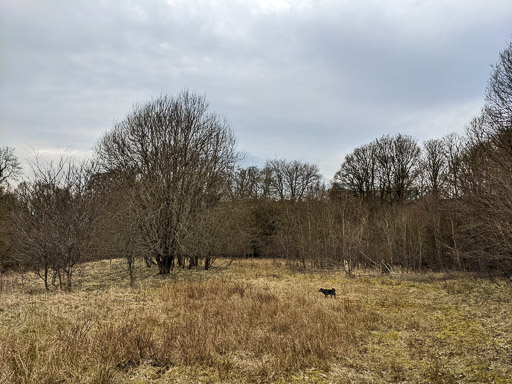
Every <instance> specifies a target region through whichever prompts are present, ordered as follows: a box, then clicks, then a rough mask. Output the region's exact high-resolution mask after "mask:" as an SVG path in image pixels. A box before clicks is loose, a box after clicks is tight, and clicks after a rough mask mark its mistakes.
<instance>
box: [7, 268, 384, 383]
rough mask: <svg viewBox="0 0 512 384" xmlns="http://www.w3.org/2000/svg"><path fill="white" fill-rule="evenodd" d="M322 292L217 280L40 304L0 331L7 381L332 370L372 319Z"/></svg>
mask: <svg viewBox="0 0 512 384" xmlns="http://www.w3.org/2000/svg"><path fill="white" fill-rule="evenodd" d="M316 293H317V292H315V290H314V289H309V286H308V287H305V286H297V285H296V284H293V283H289V282H288V283H287V282H282V281H281V282H278V283H277V284H274V287H270V286H258V285H256V284H248V283H246V282H238V281H232V280H227V279H224V278H218V279H204V280H200V281H186V280H182V281H174V282H165V283H163V284H162V285H161V286H160V287H157V288H151V289H146V290H144V288H139V290H127V291H126V292H123V291H122V290H121V289H118V290H116V291H112V290H111V291H110V292H108V291H106V292H96V293H95V294H93V295H91V294H89V295H84V294H83V293H82V294H80V293H75V294H61V293H57V294H54V295H49V296H44V297H39V298H35V301H33V302H32V303H31V304H27V303H25V304H27V305H28V307H27V308H25V309H24V310H20V311H19V313H18V316H19V318H18V319H17V324H16V327H15V328H12V329H3V330H2V332H1V333H0V334H1V339H0V372H2V376H0V382H13V383H14V382H16V383H69V382H73V383H74V382H76V383H79V382H80V383H109V382H118V381H119V380H120V379H121V377H122V376H123V374H125V373H127V372H129V371H130V369H132V368H134V367H137V366H140V365H151V366H154V367H160V368H162V369H163V370H165V369H169V368H171V367H206V368H213V369H214V370H215V372H216V375H218V378H220V379H221V380H227V381H229V380H235V379H238V380H249V381H252V380H259V381H268V380H274V379H277V378H280V377H283V375H285V374H286V373H290V372H295V371H298V370H301V369H306V368H311V367H315V368H318V369H321V370H328V369H329V364H330V363H331V362H332V361H333V358H334V357H335V356H337V355H339V354H340V353H341V351H350V350H354V349H355V347H356V346H357V344H358V343H359V341H360V337H364V335H365V334H367V332H368V328H369V327H371V326H372V323H373V322H374V317H373V316H374V314H373V313H371V312H368V311H365V310H362V308H361V307H359V306H358V305H357V304H355V303H349V301H348V300H343V299H339V300H323V299H322V300H321V299H320V297H319V296H318V295H317V294H316ZM73 301H74V302H73Z"/></svg>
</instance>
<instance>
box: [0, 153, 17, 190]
mask: <svg viewBox="0 0 512 384" xmlns="http://www.w3.org/2000/svg"><path fill="white" fill-rule="evenodd" d="M21 170H22V168H21V164H20V162H19V160H18V158H17V157H16V155H15V154H14V148H10V147H2V148H0V188H3V187H5V186H6V184H7V182H8V180H9V179H11V180H17V179H18V177H19V176H20V174H21Z"/></svg>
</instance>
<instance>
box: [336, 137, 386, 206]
mask: <svg viewBox="0 0 512 384" xmlns="http://www.w3.org/2000/svg"><path fill="white" fill-rule="evenodd" d="M376 176H377V146H376V144H375V143H370V144H365V145H362V146H360V147H358V148H356V149H354V151H353V152H352V153H349V154H348V155H347V156H345V161H344V162H343V164H342V165H341V169H340V170H339V171H338V172H336V174H335V176H334V182H335V183H337V184H338V185H339V186H340V187H341V188H347V189H349V190H351V191H354V192H355V193H356V194H357V195H359V196H362V197H364V198H366V199H372V198H373V197H374V196H375V189H376Z"/></svg>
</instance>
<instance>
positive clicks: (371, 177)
mask: <svg viewBox="0 0 512 384" xmlns="http://www.w3.org/2000/svg"><path fill="white" fill-rule="evenodd" d="M511 128H512V46H511V45H510V44H509V45H508V47H507V48H506V49H505V50H504V51H503V52H502V53H501V54H500V58H499V61H498V63H497V64H496V65H495V66H494V67H493V69H492V73H491V76H490V79H489V83H488V87H487V90H486V96H485V104H484V106H483V108H482V110H481V112H480V113H479V114H478V115H477V116H476V117H475V118H474V119H473V120H472V121H471V122H469V124H468V126H467V129H466V133H465V134H464V135H458V134H455V133H450V134H448V135H446V136H444V137H442V138H439V139H432V140H427V141H425V142H423V143H422V144H421V145H420V144H419V143H418V142H417V141H416V140H415V139H414V138H413V137H411V136H407V135H403V134H396V135H385V136H382V137H380V138H377V139H375V140H373V141H372V142H370V143H366V144H363V145H361V146H359V147H357V148H355V149H354V150H353V151H352V152H350V153H349V154H347V155H346V157H345V159H344V161H343V162H342V164H341V166H340V169H339V170H338V172H336V174H335V175H334V178H333V179H332V181H331V182H330V183H328V184H327V183H325V182H324V181H323V180H324V179H323V177H322V175H321V174H320V171H319V168H318V167H317V166H316V165H314V164H309V163H307V162H302V161H296V160H294V161H288V160H285V159H279V158H276V159H270V160H267V162H266V164H265V165H264V166H263V167H256V166H249V167H241V166H240V159H241V156H240V154H239V153H238V152H237V150H236V138H235V135H234V133H233V131H232V129H231V128H230V126H229V124H228V122H227V121H226V120H225V119H224V118H222V117H220V116H219V115H217V114H216V113H214V112H212V111H211V110H210V108H209V105H208V103H207V101H206V99H205V97H204V96H199V95H196V94H192V93H190V92H187V91H184V92H182V93H180V94H178V95H176V96H161V97H159V98H156V99H153V100H151V101H149V102H147V103H144V104H139V105H136V106H134V108H133V109H132V111H131V112H130V113H129V114H128V115H127V116H126V118H125V119H123V120H122V121H120V122H118V123H116V124H115V125H114V127H113V128H112V129H111V130H110V131H109V132H107V133H106V134H104V136H103V137H101V138H100V139H99V140H98V142H97V145H96V147H95V149H94V156H93V158H92V159H89V160H76V159H72V158H62V159H61V160H60V161H59V162H56V163H55V162H45V161H44V160H43V159H37V158H36V159H35V161H34V162H33V164H32V174H31V176H30V177H28V178H23V179H21V180H20V177H21V166H20V163H19V161H18V159H17V157H16V156H15V153H14V150H13V149H12V148H8V147H4V148H2V149H0V186H1V187H0V218H1V222H0V262H1V265H2V266H3V268H8V267H9V266H16V267H18V268H26V269H30V270H32V271H34V272H36V273H37V274H38V275H39V276H40V277H41V279H42V280H43V281H44V284H45V287H46V288H47V289H50V288H51V287H52V285H54V286H56V287H59V288H61V289H71V288H72V278H73V273H74V271H75V270H76V268H77V266H78V265H79V264H80V263H81V262H83V261H87V260H95V259H105V258H114V257H115V258H119V257H122V258H125V259H126V264H127V268H128V272H129V276H130V282H131V283H132V284H133V282H134V268H135V265H136V263H137V260H141V262H142V261H143V262H144V263H145V264H146V265H147V266H148V267H150V266H152V265H155V266H156V268H157V269H158V272H159V273H160V274H168V273H171V272H172V271H173V270H174V269H175V268H185V267H186V268H196V267H202V268H205V269H209V268H210V267H211V266H212V264H213V263H214V261H215V259H216V258H218V257H220V256H222V257H280V258H285V259H286V260H288V261H290V262H293V263H297V264H299V265H301V266H303V267H306V266H312V267H332V266H338V267H343V268H345V270H346V272H347V273H351V271H352V269H353V268H355V267H356V266H363V267H372V268H379V269H381V270H382V271H384V272H391V271H392V270H394V269H397V268H401V269H406V270H414V271H423V270H447V269H456V270H471V271H491V270H495V271H499V272H500V273H505V274H508V273H510V272H511V271H512V220H511V218H512V130H511ZM15 180H17V181H19V183H18V184H17V186H16V187H13V186H12V181H15ZM10 183H11V184H10Z"/></svg>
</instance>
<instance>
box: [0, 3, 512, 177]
mask: <svg viewBox="0 0 512 384" xmlns="http://www.w3.org/2000/svg"><path fill="white" fill-rule="evenodd" d="M276 4H277V5H278V6H279V7H278V9H275V8H276ZM293 4H297V3H295V2H288V3H287V2H285V1H277V2H276V1H274V2H239V1H219V2H212V1H206V0H205V1H198V2H190V1H169V2H164V1H144V2H142V1H141V2H136V1H128V2H126V1H120V0H118V1H73V2H60V1H45V2H31V1H28V0H27V1H14V0H11V1H4V2H3V3H1V4H0V14H1V15H2V16H0V18H1V20H0V21H1V23H0V25H1V27H0V28H1V31H0V32H1V33H0V36H1V37H0V39H1V40H0V41H1V44H2V52H3V55H2V69H1V71H0V81H1V82H2V87H1V88H0V123H1V129H2V134H1V135H2V136H1V140H2V145H3V143H4V142H5V143H6V145H12V146H19V145H22V144H20V143H22V142H28V143H30V144H32V145H33V146H34V147H41V148H52V147H56V146H60V147H66V146H72V148H74V149H77V150H80V151H87V150H90V148H91V147H92V146H93V145H94V143H95V141H96V139H97V138H98V137H99V136H100V135H101V134H102V133H103V132H104V131H105V130H107V129H109V128H110V127H111V126H112V123H113V121H115V120H119V119H122V118H123V116H125V115H126V113H127V112H128V111H129V109H130V107H131V105H133V104H134V103H137V102H143V101H145V100H148V99H149V98H151V97H154V96H157V95H159V94H161V93H167V92H170V93H175V92H179V91H180V90H181V89H183V88H188V89H190V90H191V91H194V92H198V93H204V94H205V95H206V97H207V98H208V100H209V101H210V102H211V105H212V108H213V109H214V110H215V111H218V112H219V113H221V114H223V115H225V116H226V117H227V118H228V119H229V120H230V121H231V123H232V125H233V128H234V130H235V132H236V133H237V135H238V137H239V141H240V147H241V149H243V150H245V151H246V152H248V154H249V156H248V158H249V159H254V160H255V161H260V162H261V159H265V158H269V157H274V156H279V157H286V158H289V159H293V158H297V159H301V160H305V161H310V162H315V163H317V164H319V165H320V166H321V169H322V171H323V172H324V173H325V176H326V177H327V178H330V177H332V174H333V173H334V172H335V170H336V169H337V168H338V167H339V164H340V163H341V161H342V160H343V156H344V153H346V152H347V151H349V150H350V149H351V148H353V147H354V146H356V145H360V144H362V143H364V142H367V141H369V140H372V139H373V138H375V137H378V136H381V135H382V134H386V133H390V134H392V133H395V132H396V130H400V131H402V132H404V133H408V134H412V135H413V136H415V137H417V138H418V139H420V140H423V139H424V138H428V136H429V135H433V134H435V135H442V134H443V133H447V132H446V131H447V130H448V129H450V130H461V129H463V124H464V121H465V120H466V121H467V120H469V118H470V117H471V115H472V114H474V113H476V111H477V110H478V104H479V102H480V100H482V97H483V93H484V89H485V84H486V81H487V77H488V73H489V70H490V64H491V63H492V62H493V61H495V60H496V59H497V57H498V52H499V50H500V49H502V48H503V47H504V46H505V43H506V41H507V40H508V39H509V38H510V37H512V36H511V35H510V34H511V32H512V31H510V30H508V28H509V24H510V23H509V19H510V17H509V16H510V15H511V14H512V4H510V3H509V2H505V1H500V0H493V1H489V2H480V1H476V0H475V1H462V0H461V1H455V0H454V1H450V2H444V1H416V2H412V1H405V0H403V1H398V0H395V1H391V2H382V1H365V2H354V1H317V2H315V1H304V2H301V3H298V4H299V6H293ZM456 111H460V112H456ZM427 127H429V128H427ZM68 141H69V142H68ZM65 142H66V143H65Z"/></svg>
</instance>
